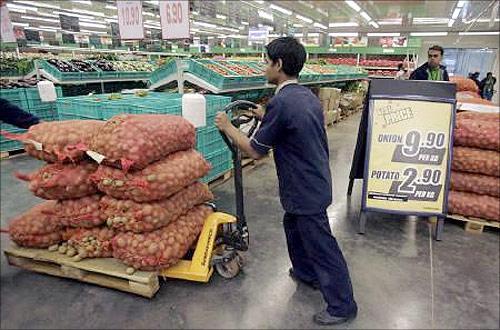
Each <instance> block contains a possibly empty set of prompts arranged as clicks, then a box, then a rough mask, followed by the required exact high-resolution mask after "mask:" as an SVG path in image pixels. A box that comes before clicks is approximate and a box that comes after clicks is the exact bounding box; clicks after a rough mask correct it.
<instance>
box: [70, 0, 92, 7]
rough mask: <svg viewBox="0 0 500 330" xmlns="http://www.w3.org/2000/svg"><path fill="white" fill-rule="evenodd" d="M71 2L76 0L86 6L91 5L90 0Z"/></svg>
mask: <svg viewBox="0 0 500 330" xmlns="http://www.w3.org/2000/svg"><path fill="white" fill-rule="evenodd" d="M73 2H78V3H81V4H84V5H87V6H92V1H90V0H73Z"/></svg>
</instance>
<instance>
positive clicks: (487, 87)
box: [479, 72, 497, 101]
mask: <svg viewBox="0 0 500 330" xmlns="http://www.w3.org/2000/svg"><path fill="white" fill-rule="evenodd" d="M496 82H497V78H495V77H493V73H491V72H488V73H487V74H486V78H484V79H483V80H481V82H480V83H479V91H480V92H481V97H482V98H483V99H486V100H488V101H491V99H492V97H493V91H494V87H495V84H496Z"/></svg>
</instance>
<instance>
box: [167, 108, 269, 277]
mask: <svg viewBox="0 0 500 330" xmlns="http://www.w3.org/2000/svg"><path fill="white" fill-rule="evenodd" d="M256 107H257V105H256V104H255V103H252V102H249V101H243V100H241V101H235V102H232V103H230V104H228V105H227V106H226V107H225V108H224V111H225V112H226V113H227V114H228V115H229V116H230V118H231V123H232V124H233V125H234V126H235V127H237V128H240V127H241V126H242V125H245V124H246V125H250V129H249V130H248V133H247V135H248V136H249V137H250V136H252V135H253V133H254V131H255V129H256V128H257V125H258V123H259V119H258V118H257V117H256V116H255V115H254V114H253V112H252V111H249V109H251V108H256ZM221 135H222V138H223V139H224V141H225V142H226V144H227V145H228V147H229V149H230V150H231V154H232V159H233V164H234V189H235V197H236V216H233V215H230V214H227V213H222V212H214V213H212V214H211V215H210V216H209V217H208V218H207V220H206V221H205V224H204V226H203V229H202V231H201V233H200V236H199V238H198V242H197V244H196V248H195V249H194V251H193V252H192V257H191V258H189V257H185V259H183V260H181V261H180V262H179V263H177V264H176V265H174V266H172V267H170V268H167V269H164V270H162V271H160V272H159V275H160V276H164V277H167V278H177V279H183V280H188V281H197V282H208V281H209V279H210V277H211V276H212V274H213V271H214V268H215V270H216V271H217V273H218V274H219V275H220V276H222V277H224V278H233V277H235V276H237V275H238V274H239V272H240V270H241V268H242V267H243V258H242V252H245V251H247V250H248V245H249V233H248V227H247V222H246V218H245V210H244V201H243V172H242V165H241V152H240V150H239V149H238V148H237V147H236V146H235V145H233V143H232V142H231V141H230V139H229V138H228V137H227V136H226V135H225V134H224V133H223V132H221ZM212 207H214V210H215V211H217V210H216V209H215V206H214V205H212ZM188 255H189V253H188Z"/></svg>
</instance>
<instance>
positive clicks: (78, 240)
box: [49, 227, 115, 261]
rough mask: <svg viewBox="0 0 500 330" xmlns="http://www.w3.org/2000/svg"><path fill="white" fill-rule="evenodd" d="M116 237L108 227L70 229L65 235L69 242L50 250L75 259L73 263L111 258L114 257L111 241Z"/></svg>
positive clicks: (52, 247)
mask: <svg viewBox="0 0 500 330" xmlns="http://www.w3.org/2000/svg"><path fill="white" fill-rule="evenodd" d="M114 236H115V232H114V230H112V229H109V228H106V227H99V228H97V227H96V228H69V229H67V230H66V231H65V232H64V234H63V238H64V240H66V241H67V242H64V243H62V244H61V245H52V246H50V247H49V250H51V251H58V252H59V253H62V254H66V255H67V256H69V257H73V261H80V260H81V259H85V258H109V257H112V256H113V252H112V246H111V240H112V238H113V237H114Z"/></svg>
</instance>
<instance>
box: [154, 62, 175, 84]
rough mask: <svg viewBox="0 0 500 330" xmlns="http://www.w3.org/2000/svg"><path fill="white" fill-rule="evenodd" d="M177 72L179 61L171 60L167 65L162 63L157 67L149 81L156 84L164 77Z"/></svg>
mask: <svg viewBox="0 0 500 330" xmlns="http://www.w3.org/2000/svg"><path fill="white" fill-rule="evenodd" d="M175 72H177V63H176V62H175V61H170V62H168V63H167V64H165V65H162V66H161V67H160V68H158V69H156V70H155V71H153V72H152V73H151V78H149V82H150V83H151V84H154V83H156V82H158V81H160V80H162V79H165V78H167V77H168V76H170V75H171V74H173V73H175Z"/></svg>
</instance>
